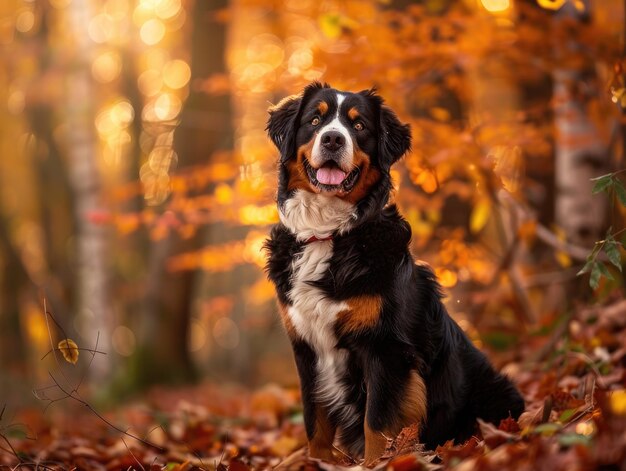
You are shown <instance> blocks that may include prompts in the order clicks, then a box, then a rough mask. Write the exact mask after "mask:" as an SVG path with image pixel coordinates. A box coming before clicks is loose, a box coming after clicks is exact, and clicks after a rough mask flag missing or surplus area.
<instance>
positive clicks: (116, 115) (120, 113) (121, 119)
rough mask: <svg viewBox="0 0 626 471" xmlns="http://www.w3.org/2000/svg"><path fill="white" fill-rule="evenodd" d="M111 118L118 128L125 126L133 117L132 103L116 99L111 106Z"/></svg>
mask: <svg viewBox="0 0 626 471" xmlns="http://www.w3.org/2000/svg"><path fill="white" fill-rule="evenodd" d="M110 113H111V120H112V121H113V123H114V124H115V125H116V126H117V127H120V128H125V127H126V126H128V125H129V124H130V122H131V121H132V120H133V118H134V117H135V110H134V109H133V105H131V104H130V102H129V101H127V100H121V101H118V102H117V103H116V104H115V105H113V106H112V107H111V111H110Z"/></svg>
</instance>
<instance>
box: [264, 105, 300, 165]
mask: <svg viewBox="0 0 626 471" xmlns="http://www.w3.org/2000/svg"><path fill="white" fill-rule="evenodd" d="M301 102H302V95H293V96H289V97H287V98H283V99H282V100H281V101H280V103H278V104H277V105H275V106H272V107H271V108H270V109H269V110H268V112H269V114H270V117H269V118H268V120H267V127H266V128H265V130H266V131H267V134H268V135H269V137H270V139H271V140H272V142H273V143H274V144H275V145H276V147H278V150H280V152H281V154H285V153H288V152H289V148H290V147H291V140H292V139H293V132H294V128H295V120H296V117H297V116H298V111H299V110H300V103H301Z"/></svg>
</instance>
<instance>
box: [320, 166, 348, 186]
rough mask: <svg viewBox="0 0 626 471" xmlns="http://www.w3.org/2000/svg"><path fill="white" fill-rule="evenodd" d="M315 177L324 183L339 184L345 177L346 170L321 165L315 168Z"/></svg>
mask: <svg viewBox="0 0 626 471" xmlns="http://www.w3.org/2000/svg"><path fill="white" fill-rule="evenodd" d="M315 178H317V181H318V182H320V183H322V184H324V185H339V184H340V183H341V182H343V180H344V179H345V178H346V172H344V171H342V170H339V169H338V168H328V167H322V168H320V169H318V170H317V174H316V175H315Z"/></svg>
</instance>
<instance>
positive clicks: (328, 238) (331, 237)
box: [304, 234, 333, 245]
mask: <svg viewBox="0 0 626 471" xmlns="http://www.w3.org/2000/svg"><path fill="white" fill-rule="evenodd" d="M323 240H333V236H332V234H331V235H329V236H328V237H322V238H320V237H315V236H314V235H313V236H311V237H309V238H308V239H307V240H305V241H304V244H305V245H306V244H310V243H311V242H321V241H323Z"/></svg>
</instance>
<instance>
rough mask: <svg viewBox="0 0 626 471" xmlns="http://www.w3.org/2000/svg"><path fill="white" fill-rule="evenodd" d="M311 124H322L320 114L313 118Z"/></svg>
mask: <svg viewBox="0 0 626 471" xmlns="http://www.w3.org/2000/svg"><path fill="white" fill-rule="evenodd" d="M311 124H312V125H313V126H317V125H318V124H320V118H319V116H316V117H315V118H313V119H312V120H311Z"/></svg>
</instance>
